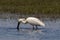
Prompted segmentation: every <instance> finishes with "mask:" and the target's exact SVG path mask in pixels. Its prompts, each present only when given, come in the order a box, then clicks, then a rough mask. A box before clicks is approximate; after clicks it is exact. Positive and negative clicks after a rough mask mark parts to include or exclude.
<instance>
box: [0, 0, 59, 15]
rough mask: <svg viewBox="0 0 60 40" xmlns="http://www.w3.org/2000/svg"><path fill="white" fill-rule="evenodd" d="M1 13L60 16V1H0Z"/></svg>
mask: <svg viewBox="0 0 60 40" xmlns="http://www.w3.org/2000/svg"><path fill="white" fill-rule="evenodd" d="M0 11H2V12H13V13H27V14H29V13H30V14H32V13H39V14H60V0H0Z"/></svg>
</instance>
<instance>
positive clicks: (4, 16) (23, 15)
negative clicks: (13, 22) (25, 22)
mask: <svg viewBox="0 0 60 40" xmlns="http://www.w3.org/2000/svg"><path fill="white" fill-rule="evenodd" d="M27 17H37V18H41V19H46V18H49V19H54V20H55V19H60V14H57V13H56V14H53V13H52V14H38V13H31V14H27V13H8V12H6V13H4V12H0V19H1V18H2V19H18V18H27Z"/></svg>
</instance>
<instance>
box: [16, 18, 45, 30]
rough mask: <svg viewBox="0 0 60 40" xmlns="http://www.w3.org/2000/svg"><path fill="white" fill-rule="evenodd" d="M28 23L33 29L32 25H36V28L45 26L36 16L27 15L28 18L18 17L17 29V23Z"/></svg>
mask: <svg viewBox="0 0 60 40" xmlns="http://www.w3.org/2000/svg"><path fill="white" fill-rule="evenodd" d="M21 22H22V23H24V24H26V23H29V24H31V25H32V26H33V29H34V25H35V26H36V29H37V26H43V27H45V24H44V23H43V22H42V21H41V20H39V19H38V18H35V17H28V18H26V19H25V18H21V19H18V25H17V29H18V30H19V24H20V23H21Z"/></svg>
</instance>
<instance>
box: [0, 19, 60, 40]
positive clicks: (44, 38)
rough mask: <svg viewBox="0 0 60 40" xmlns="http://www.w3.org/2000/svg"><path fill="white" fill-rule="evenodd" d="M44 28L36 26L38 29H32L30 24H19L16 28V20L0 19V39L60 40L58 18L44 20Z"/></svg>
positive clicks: (59, 22)
mask: <svg viewBox="0 0 60 40" xmlns="http://www.w3.org/2000/svg"><path fill="white" fill-rule="evenodd" d="M44 23H45V24H46V26H45V28H44V27H41V26H38V30H32V26H31V25H30V24H22V23H21V25H20V30H19V31H18V30H17V29H16V26H17V20H15V19H0V40H60V19H58V20H56V21H55V20H53V21H50V20H45V21H44Z"/></svg>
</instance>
